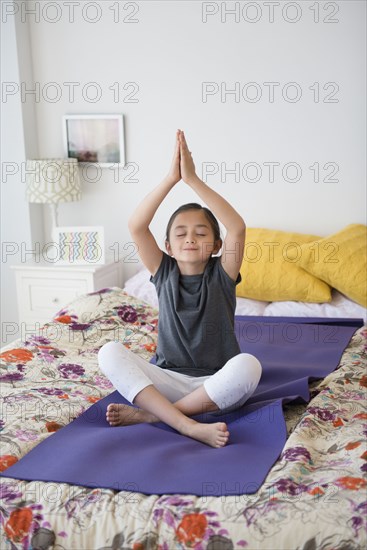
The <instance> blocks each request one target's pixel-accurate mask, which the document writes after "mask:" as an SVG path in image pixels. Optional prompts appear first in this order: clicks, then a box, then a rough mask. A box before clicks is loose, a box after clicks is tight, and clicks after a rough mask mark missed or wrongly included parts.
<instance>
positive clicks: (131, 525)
mask: <svg viewBox="0 0 367 550" xmlns="http://www.w3.org/2000/svg"><path fill="white" fill-rule="evenodd" d="M157 315H158V312H157V310H155V309H153V308H151V307H150V306H148V305H147V304H145V303H144V302H142V301H139V300H137V299H135V298H133V297H131V296H129V295H128V294H126V293H125V292H123V291H122V290H121V289H119V288H115V287H114V288H109V289H103V290H101V291H99V292H94V293H91V294H87V295H83V296H81V297H79V298H77V299H76V300H74V301H73V302H72V303H71V304H69V305H68V306H67V307H65V308H64V309H62V310H61V311H59V312H58V314H57V315H56V316H55V318H54V319H53V321H52V322H50V323H48V324H46V325H45V326H44V327H42V328H41V329H40V331H39V332H38V333H37V334H33V335H27V337H26V338H24V339H23V340H18V341H17V342H15V343H12V344H11V345H10V346H7V347H6V348H4V349H3V350H2V353H1V359H2V363H1V369H0V382H1V401H0V405H1V422H0V430H1V434H0V437H1V456H0V469H1V470H2V471H4V470H6V468H8V467H9V466H11V465H12V464H14V463H15V462H16V461H17V460H19V459H20V458H21V457H22V456H24V455H25V454H26V453H27V452H29V451H30V450H31V449H32V448H33V447H34V446H36V445H37V444H38V443H40V442H41V441H43V440H44V439H45V438H46V437H49V436H51V435H52V433H53V432H55V431H57V430H58V429H60V428H62V427H63V426H65V425H67V424H68V423H69V422H71V421H72V420H73V419H74V418H76V417H77V416H79V415H80V414H81V413H82V412H84V411H85V410H86V409H88V408H89V407H90V405H91V404H93V403H95V402H96V401H98V400H99V399H101V398H102V397H105V396H106V395H108V394H109V393H111V392H112V391H113V388H112V386H111V384H110V383H109V381H108V380H107V379H106V378H105V377H104V376H103V374H102V373H101V372H100V371H99V369H98V362H97V353H98V350H99V348H100V347H101V346H102V345H103V344H104V343H106V342H108V341H110V340H118V341H121V342H123V343H124V345H126V346H127V347H129V348H130V349H131V350H132V351H133V352H135V353H138V354H139V355H141V356H142V357H144V358H145V359H148V360H149V359H150V358H151V356H152V355H153V354H154V352H155V348H156V341H157V322H158V316H157ZM366 335H367V330H366V327H362V328H361V329H359V330H358V331H357V332H356V333H355V335H354V337H353V339H352V341H351V343H350V345H349V347H348V348H347V349H346V351H345V352H344V354H343V357H342V360H341V363H340V366H339V368H338V369H337V370H336V371H335V372H333V373H331V374H330V375H329V376H327V377H326V378H325V379H324V380H322V381H318V382H313V383H312V384H311V397H312V399H311V401H310V403H309V404H308V405H299V404H294V405H292V404H289V405H287V406H286V407H285V411H284V412H285V417H286V421H287V428H288V434H289V437H288V440H287V443H286V445H285V447H284V449H283V452H282V454H281V456H280V457H279V459H278V461H277V462H276V463H275V465H274V466H273V468H272V469H271V471H270V472H269V474H268V476H267V478H266V480H265V482H264V484H263V485H262V487H261V488H260V489H259V490H258V491H257V492H256V493H254V494H251V495H240V496H239V495H233V496H232V495H227V496H222V497H213V496H211V495H210V490H209V491H208V495H206V496H202V497H197V496H191V495H143V494H141V493H139V492H138V491H137V487H136V485H135V484H134V481H130V482H128V483H127V484H126V486H125V487H122V488H119V489H120V490H118V491H117V490H116V491H112V490H107V489H100V488H98V487H95V488H94V489H91V488H85V487H79V486H73V485H68V484H58V483H51V482H50V483H44V482H37V481H34V482H26V481H19V480H16V479H11V478H1V489H0V499H1V503H0V514H1V516H0V518H1V534H0V547H1V548H4V549H6V548H9V549H12V550H14V549H21V548H22V549H23V548H45V549H46V548H57V549H58V550H62V549H65V550H73V549H75V550H81V549H101V550H102V549H111V550H112V549H125V550H126V549H130V548H131V549H133V550H147V549H151V550H153V549H156V548H158V549H161V550H171V549H176V548H177V549H185V548H194V549H196V550H231V549H235V548H248V549H257V548H258V549H270V548H272V549H275V548H277V549H280V548H282V549H283V548H284V549H285V548H289V549H297V550H306V549H307V550H312V549H316V548H323V549H340V550H341V549H342V548H343V549H345V548H348V550H349V549H351V550H357V549H360V548H364V547H365V546H366V544H367V540H366V514H367V499H366V494H367V481H366V471H367V450H366V443H365V442H366V435H367V412H366V407H365V405H366V387H367V376H366V374H365V364H366V346H365V343H366ZM214 452H215V451H214ZM193 467H194V465H193ZM213 483H215V480H213ZM238 483H239V484H240V483H241V480H239V481H238ZM121 489H122V490H121ZM226 490H227V491H228V488H226ZM235 490H236V488H233V491H235Z"/></svg>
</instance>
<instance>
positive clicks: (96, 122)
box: [63, 114, 125, 168]
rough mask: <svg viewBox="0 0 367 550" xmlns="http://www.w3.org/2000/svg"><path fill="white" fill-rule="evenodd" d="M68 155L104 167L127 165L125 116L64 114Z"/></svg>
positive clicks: (66, 152)
mask: <svg viewBox="0 0 367 550" xmlns="http://www.w3.org/2000/svg"><path fill="white" fill-rule="evenodd" d="M63 130H64V132H63V134H64V149H65V155H66V156H67V157H69V158H76V159H78V161H79V162H81V163H88V164H90V163H92V164H98V165H99V166H101V167H102V168H104V167H109V166H119V167H121V168H123V167H124V166H125V143H124V117H123V115H121V114H120V115H118V114H116V115H64V117H63Z"/></svg>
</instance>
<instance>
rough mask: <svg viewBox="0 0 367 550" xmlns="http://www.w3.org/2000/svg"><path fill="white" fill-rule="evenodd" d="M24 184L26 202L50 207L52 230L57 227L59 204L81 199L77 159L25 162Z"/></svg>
mask: <svg viewBox="0 0 367 550" xmlns="http://www.w3.org/2000/svg"><path fill="white" fill-rule="evenodd" d="M26 182H27V190H26V197H27V200H28V202H36V203H46V204H50V205H51V212H52V225H53V228H55V227H57V225H58V220H57V205H58V204H59V202H72V201H79V200H81V198H82V194H81V187H80V179H79V171H78V160H77V159H73V158H65V159H37V160H27V165H26Z"/></svg>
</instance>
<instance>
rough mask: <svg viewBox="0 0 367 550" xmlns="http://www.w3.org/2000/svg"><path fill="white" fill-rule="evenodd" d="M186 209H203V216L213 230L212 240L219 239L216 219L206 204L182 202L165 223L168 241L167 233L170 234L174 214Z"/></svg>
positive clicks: (167, 239)
mask: <svg viewBox="0 0 367 550" xmlns="http://www.w3.org/2000/svg"><path fill="white" fill-rule="evenodd" d="M187 210H203V212H204V214H205V217H206V219H207V220H208V222H209V224H210V227H211V228H212V230H213V233H214V240H215V241H219V240H221V238H220V228H219V223H218V220H217V218H216V217H215V216H214V214H213V213H212V212H211V211H210V210H209V208H207V207H206V206H201V205H200V204H198V203H197V202H189V203H187V204H183V205H182V206H180V207H179V208H177V210H175V211H174V212H173V214H172V216H171V217H170V219H169V221H168V224H167V229H166V241H169V234H170V231H171V227H172V224H173V222H174V221H175V218H176V216H178V214H181V212H186V211H187Z"/></svg>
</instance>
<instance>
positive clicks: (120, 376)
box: [98, 341, 262, 412]
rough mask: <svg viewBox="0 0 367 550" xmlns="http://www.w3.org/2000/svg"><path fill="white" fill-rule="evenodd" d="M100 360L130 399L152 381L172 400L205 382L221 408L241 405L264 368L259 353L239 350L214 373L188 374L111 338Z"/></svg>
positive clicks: (210, 396) (176, 399)
mask: <svg viewBox="0 0 367 550" xmlns="http://www.w3.org/2000/svg"><path fill="white" fill-rule="evenodd" d="M98 361H99V366H100V369H101V370H102V372H103V373H104V374H105V375H106V376H107V378H109V380H110V381H111V382H112V384H113V385H114V387H115V388H116V390H117V391H118V392H119V393H120V394H121V395H122V396H123V397H125V399H127V400H128V401H129V402H130V403H133V401H134V399H135V397H136V396H137V394H138V393H139V392H141V391H142V390H143V389H144V388H146V387H147V386H151V385H152V384H153V385H154V386H155V388H156V389H157V390H158V391H159V392H160V393H161V394H163V395H164V396H165V397H167V399H168V400H169V401H171V403H174V402H175V401H178V400H179V399H181V398H182V397H184V396H185V395H188V394H189V393H191V392H193V391H194V390H196V388H199V387H200V386H202V385H204V388H205V391H206V393H207V394H208V396H209V398H210V399H211V400H212V401H213V402H214V403H215V404H216V405H217V406H218V408H219V409H220V410H221V411H224V410H225V411H229V410H234V409H236V408H238V407H241V406H242V405H243V404H244V403H245V402H246V401H247V399H249V397H251V395H252V394H253V392H254V391H255V389H256V387H257V385H258V383H259V380H260V377H261V371H262V369H261V364H260V362H259V361H258V359H256V357H254V356H253V355H250V354H249V353H240V354H239V355H236V356H235V357H232V358H231V359H230V360H229V361H227V363H226V364H225V365H224V367H222V368H221V369H220V370H219V371H217V372H216V373H215V374H213V375H211V376H198V377H195V376H188V375H186V374H181V373H179V372H175V371H171V370H167V369H162V368H160V367H158V366H156V365H153V364H152V363H149V362H148V361H146V360H145V359H143V358H142V357H140V356H139V355H136V354H135V353H132V352H131V351H130V350H128V349H127V348H126V347H125V346H124V345H123V344H121V343H120V342H112V341H111V342H107V344H105V345H104V346H102V347H101V349H100V350H99V352H98ZM203 412H204V411H203Z"/></svg>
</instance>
